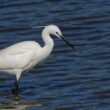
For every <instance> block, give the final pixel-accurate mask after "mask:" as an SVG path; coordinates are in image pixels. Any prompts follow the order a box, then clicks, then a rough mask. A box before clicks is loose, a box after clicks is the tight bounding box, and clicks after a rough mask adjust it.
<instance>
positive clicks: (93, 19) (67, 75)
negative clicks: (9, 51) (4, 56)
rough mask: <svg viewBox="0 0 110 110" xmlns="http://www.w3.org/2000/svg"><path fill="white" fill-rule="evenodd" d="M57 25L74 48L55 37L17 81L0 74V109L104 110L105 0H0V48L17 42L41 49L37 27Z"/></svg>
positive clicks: (109, 86)
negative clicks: (45, 54) (14, 91)
mask: <svg viewBox="0 0 110 110" xmlns="http://www.w3.org/2000/svg"><path fill="white" fill-rule="evenodd" d="M48 24H56V25H58V26H59V27H60V28H61V30H62V31H63V33H64V36H65V37H66V38H67V39H68V40H69V41H70V42H71V43H72V44H73V45H74V46H75V48H76V50H75V51H73V50H72V49H71V48H69V47H67V46H66V44H65V43H64V42H62V41H60V40H59V39H54V40H55V42H56V43H55V48H54V51H53V52H52V54H51V55H50V57H49V58H48V59H47V60H46V61H45V62H44V63H42V64H41V65H40V66H39V67H35V68H34V69H33V70H32V71H29V72H28V73H24V74H23V75H22V77H21V79H20V90H21V93H20V97H19V99H16V98H15V97H14V96H13V95H11V86H12V84H13V82H14V76H11V75H8V74H4V73H1V74H0V110H36V109H37V110H110V58H109V57H110V1H109V0H95V1H93V0H86V1H84V0H40V1H38V0H0V48H1V49H2V48H5V47H7V46H9V45H12V44H14V43H16V42H19V41H24V40H36V41H38V42H39V43H40V44H41V45H43V42H42V39H41V30H42V29H32V27H34V26H38V25H48Z"/></svg>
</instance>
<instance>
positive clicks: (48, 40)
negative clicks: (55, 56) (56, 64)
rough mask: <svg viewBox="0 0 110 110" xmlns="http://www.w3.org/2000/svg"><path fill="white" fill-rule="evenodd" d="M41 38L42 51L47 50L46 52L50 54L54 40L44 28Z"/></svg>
mask: <svg viewBox="0 0 110 110" xmlns="http://www.w3.org/2000/svg"><path fill="white" fill-rule="evenodd" d="M42 39H43V41H44V47H43V49H44V51H47V54H50V53H51V51H52V49H53V46H54V42H53V39H52V38H51V37H50V35H49V34H48V32H47V30H46V29H44V30H43V32H42Z"/></svg>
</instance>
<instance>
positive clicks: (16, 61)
mask: <svg viewBox="0 0 110 110" xmlns="http://www.w3.org/2000/svg"><path fill="white" fill-rule="evenodd" d="M51 34H53V35H55V36H57V37H58V38H60V39H62V40H64V41H65V39H64V38H63V37H62V33H61V31H60V29H59V28H58V27H57V26H55V25H49V26H46V27H45V28H44V30H43V31H42V38H43V41H44V46H43V47H41V46H40V45H39V43H37V42H35V41H24V42H20V43H16V44H14V45H12V46H9V47H7V48H5V49H2V50H0V71H3V72H6V73H9V74H13V75H15V76H16V81H15V84H14V88H13V91H14V94H18V80H19V78H20V76H21V74H22V72H23V71H25V70H29V69H31V68H33V67H34V66H35V65H37V64H39V63H40V62H42V61H43V60H44V59H46V58H47V57H48V56H49V55H50V53H51V51H52V50H53V46H54V42H53V40H52V38H51V37H50V35H51ZM66 43H67V44H69V43H68V42H67V41H66ZM69 45H70V44H69ZM70 46H71V45H70Z"/></svg>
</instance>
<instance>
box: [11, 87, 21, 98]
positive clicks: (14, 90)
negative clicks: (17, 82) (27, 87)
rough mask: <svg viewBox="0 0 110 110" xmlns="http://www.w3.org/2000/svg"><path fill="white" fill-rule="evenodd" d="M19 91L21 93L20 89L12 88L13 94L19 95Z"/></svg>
mask: <svg viewBox="0 0 110 110" xmlns="http://www.w3.org/2000/svg"><path fill="white" fill-rule="evenodd" d="M19 93H20V91H19V89H16V88H12V94H13V95H15V96H18V95H19Z"/></svg>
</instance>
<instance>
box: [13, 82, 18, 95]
mask: <svg viewBox="0 0 110 110" xmlns="http://www.w3.org/2000/svg"><path fill="white" fill-rule="evenodd" d="M12 94H14V95H17V96H18V94H19V86H18V81H17V80H15V82H14V85H13V87H12Z"/></svg>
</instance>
